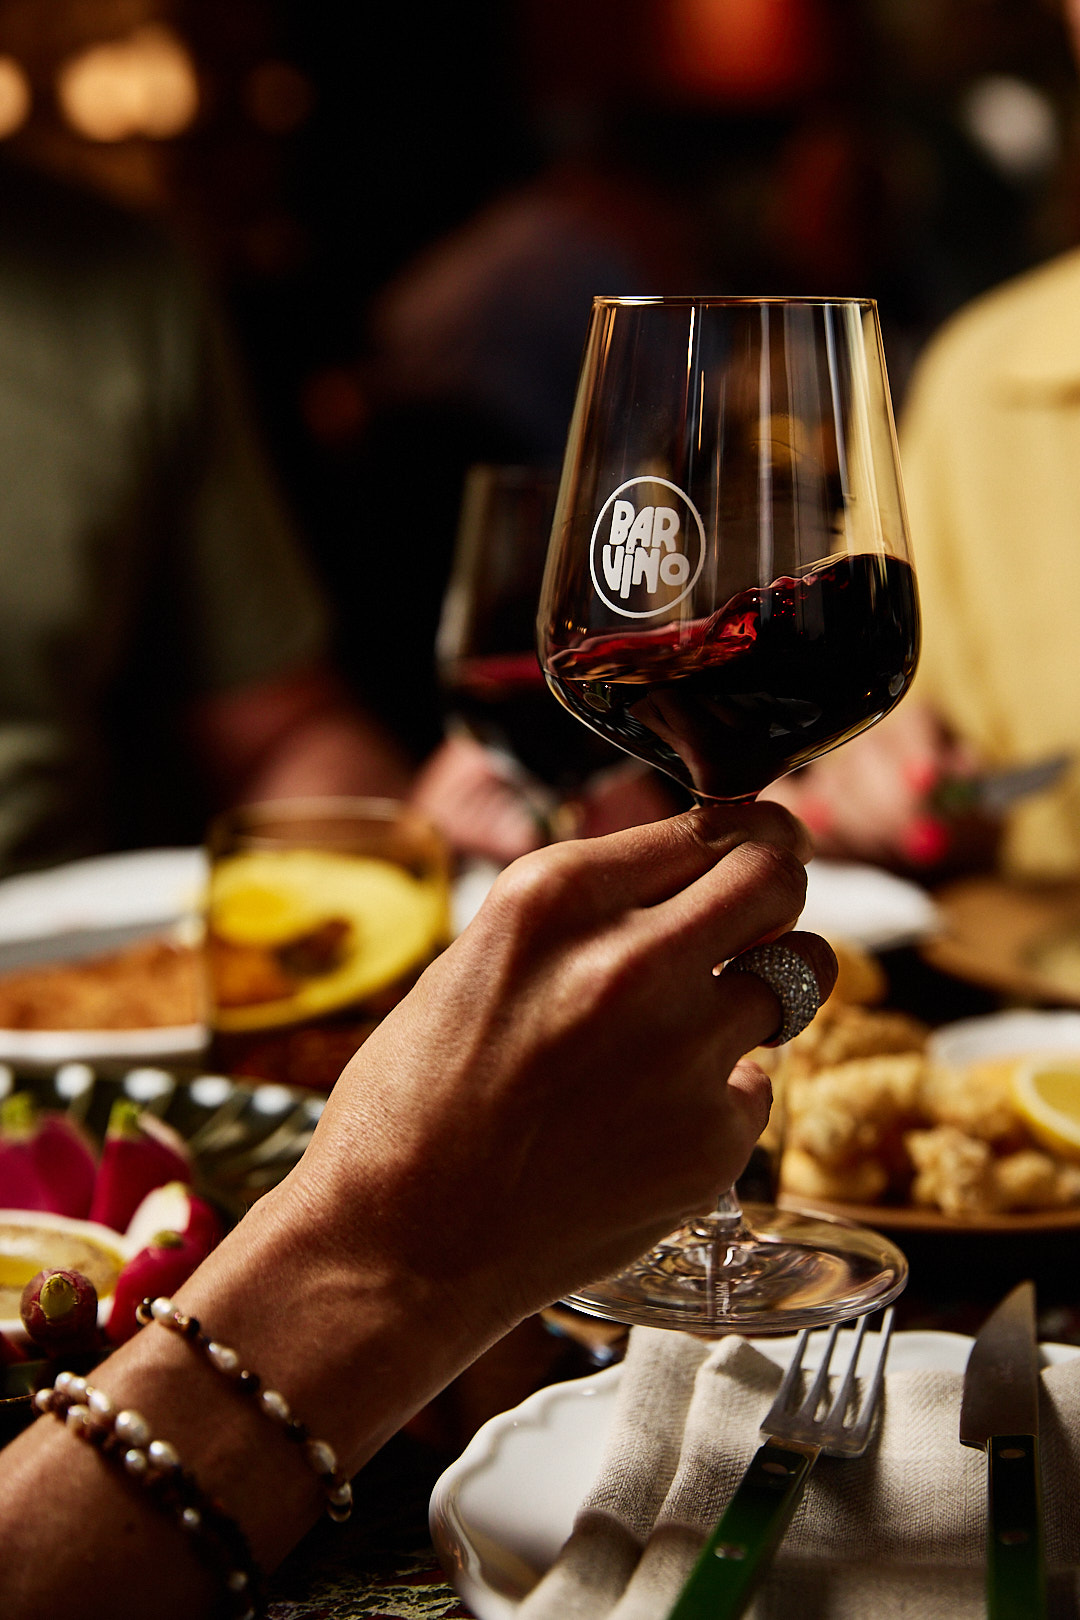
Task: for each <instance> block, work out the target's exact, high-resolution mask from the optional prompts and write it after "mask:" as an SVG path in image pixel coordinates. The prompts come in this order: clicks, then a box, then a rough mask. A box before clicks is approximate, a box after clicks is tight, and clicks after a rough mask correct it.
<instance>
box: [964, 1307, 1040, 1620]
mask: <svg viewBox="0 0 1080 1620" xmlns="http://www.w3.org/2000/svg"><path fill="white" fill-rule="evenodd" d="M960 1442H961V1444H962V1445H965V1446H975V1447H977V1448H978V1449H979V1450H982V1451H985V1452H986V1458H987V1515H986V1598H987V1615H988V1616H989V1620H1042V1617H1044V1616H1045V1615H1046V1567H1045V1554H1044V1548H1043V1529H1042V1492H1041V1486H1040V1481H1039V1350H1038V1344H1037V1342H1036V1337H1035V1285H1034V1284H1033V1283H1030V1282H1024V1283H1020V1284H1019V1285H1018V1287H1016V1288H1014V1289H1013V1290H1012V1292H1011V1293H1010V1294H1007V1295H1006V1296H1005V1298H1004V1299H1003V1300H1002V1302H1001V1304H1000V1305H999V1306H998V1307H997V1309H996V1310H994V1311H993V1312H992V1313H991V1315H990V1316H989V1317H988V1318H987V1320H986V1321H985V1322H984V1323H983V1326H982V1329H981V1331H980V1332H979V1334H978V1336H977V1338H976V1340H975V1343H974V1344H973V1345H972V1348H971V1354H970V1356H969V1357H968V1364H967V1370H966V1372H965V1373H964V1393H963V1399H962V1402H961V1406H960Z"/></svg>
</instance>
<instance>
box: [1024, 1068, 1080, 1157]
mask: <svg viewBox="0 0 1080 1620" xmlns="http://www.w3.org/2000/svg"><path fill="white" fill-rule="evenodd" d="M1013 1101H1014V1103H1015V1104H1016V1108H1017V1111H1018V1113H1019V1114H1020V1115H1021V1117H1022V1119H1023V1120H1024V1123H1025V1124H1026V1125H1027V1127H1028V1129H1029V1130H1030V1131H1031V1134H1032V1135H1033V1136H1035V1137H1037V1138H1038V1140H1039V1141H1040V1142H1042V1143H1043V1145H1044V1146H1046V1147H1048V1148H1051V1149H1052V1150H1053V1151H1054V1152H1055V1153H1060V1154H1061V1155H1062V1157H1063V1158H1067V1159H1080V1057H1049V1056H1047V1057H1041V1058H1035V1059H1032V1060H1030V1061H1029V1062H1027V1063H1019V1064H1017V1066H1016V1069H1015V1072H1014V1075H1013Z"/></svg>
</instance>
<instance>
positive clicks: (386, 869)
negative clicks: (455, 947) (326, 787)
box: [206, 799, 450, 1091]
mask: <svg viewBox="0 0 1080 1620" xmlns="http://www.w3.org/2000/svg"><path fill="white" fill-rule="evenodd" d="M208 843H209V854H210V877H209V887H208V895H207V906H206V962H207V977H208V990H209V1002H210V1010H209V1016H210V1024H211V1061H212V1062H213V1063H214V1064H215V1065H216V1066H217V1067H218V1068H220V1069H221V1070H222V1071H223V1072H225V1073H228V1074H234V1075H244V1076H254V1077H258V1078H260V1079H264V1080H273V1081H281V1082H284V1083H286V1084H289V1085H300V1086H311V1087H314V1088H316V1089H318V1090H322V1091H328V1090H329V1089H330V1087H331V1086H332V1085H333V1083H334V1081H335V1080H336V1079H337V1076H338V1075H339V1073H340V1072H341V1070H342V1068H343V1067H344V1065H345V1064H346V1062H347V1061H348V1059H349V1058H350V1057H351V1056H352V1054H353V1052H354V1051H355V1050H356V1048H357V1047H358V1046H359V1045H360V1044H361V1043H362V1042H363V1041H364V1040H365V1039H366V1037H367V1036H368V1035H369V1034H370V1033H371V1031H372V1030H373V1029H374V1028H375V1026H376V1024H377V1023H378V1022H379V1020H380V1019H381V1018H383V1017H384V1016H385V1015H386V1013H387V1012H389V1011H390V1009H391V1008H392V1007H394V1006H395V1005H396V1004H397V1002H398V1001H400V999H401V997H402V996H403V995H404V994H405V992H406V991H407V990H408V989H409V988H410V987H411V986H412V985H413V984H414V983H415V982H416V979H417V978H418V977H419V975H420V973H421V972H422V971H423V969H424V968H425V967H426V966H427V964H428V963H429V962H430V961H431V960H432V958H433V957H434V956H435V955H437V954H438V952H439V951H440V950H442V949H443V947H444V946H445V945H446V943H447V940H448V938H449V931H450V920H449V877H448V873H449V860H448V854H447V850H446V848H445V845H444V843H443V840H442V838H441V836H440V835H439V834H438V833H437V832H436V830H435V829H434V828H433V827H432V826H431V825H430V824H429V823H428V822H427V821H426V820H425V819H424V818H423V817H422V816H419V815H417V814H416V813H415V812H414V811H413V810H411V809H409V808H408V807H407V806H405V805H403V804H399V803H397V802H395V801H393V800H384V799H300V800H284V801H282V802H281V803H277V804H259V805H249V806H246V807H244V808H243V809H240V810H236V811H232V812H230V813H228V814H227V815H224V816H221V817H219V819H218V820H217V821H215V822H214V823H213V825H212V827H211V829H210V834H209V839H208Z"/></svg>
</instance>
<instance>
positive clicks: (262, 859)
mask: <svg viewBox="0 0 1080 1620" xmlns="http://www.w3.org/2000/svg"><path fill="white" fill-rule="evenodd" d="M333 918H345V919H347V921H348V922H349V923H350V924H351V925H352V935H351V945H350V949H349V952H348V954H347V956H346V958H345V960H344V961H343V962H341V963H340V964H338V965H337V966H335V967H334V968H333V970H332V971H330V972H328V973H324V974H318V975H317V976H314V977H311V978H309V979H306V980H305V981H304V982H303V983H301V984H299V985H298V986H297V988H296V990H295V991H294V992H293V993H292V994H290V995H288V996H282V997H280V998H278V999H277V1000H273V1001H261V1002H259V1003H258V1004H257V1005H254V1006H246V1007H235V1006H234V1007H220V1008H218V1010H217V1012H216V1014H215V1017H214V1022H215V1024H216V1026H217V1027H218V1028H219V1029H220V1030H222V1031H227V1032H232V1031H241V1030H253V1029H267V1028H271V1027H276V1026H279V1025H282V1024H291V1023H297V1022H300V1021H301V1020H304V1019H309V1018H316V1017H320V1016H322V1015H323V1014H324V1013H328V1012H331V1011H334V1010H336V1009H337V1008H340V1007H345V1006H348V1005H349V1004H350V1003H352V1002H358V1001H362V1000H363V999H364V998H365V997H366V996H369V995H371V994H372V993H373V992H375V991H377V990H380V989H382V988H383V987H384V986H386V985H390V984H393V983H394V981H395V980H396V979H399V978H400V977H401V976H402V975H403V974H404V973H406V972H407V971H408V970H409V969H410V968H413V967H416V968H419V967H422V966H423V965H424V963H425V962H426V961H427V960H428V958H429V957H431V956H432V955H434V953H435V952H436V951H437V950H438V949H439V948H440V947H441V946H442V945H443V944H444V943H445V941H446V939H447V936H448V895H447V888H446V884H445V882H444V881H443V880H442V879H441V878H440V877H438V876H432V875H425V876H416V875H414V874H413V873H412V872H409V871H407V870H405V868H404V867H401V866H397V865H395V864H394V862H392V861H383V860H378V859H376V858H374V857H371V856H360V855H341V854H336V853H334V852H332V851H324V850H302V849H298V850H266V851H257V852H252V853H249V854H243V855H234V856H231V857H230V858H229V859H227V860H224V861H222V862H220V863H219V864H218V865H217V866H216V867H215V868H214V871H213V873H212V875H211V880H210V905H209V923H210V928H211V931H212V932H213V933H214V934H216V935H217V936H218V937H219V938H221V939H222V940H225V941H226V942H227V943H229V944H232V945H241V946H249V947H250V946H253V947H257V948H261V949H264V950H273V949H274V948H277V947H281V946H283V945H287V944H288V943H289V942H290V941H291V940H294V939H296V938H298V937H299V936H301V935H303V934H305V933H308V932H309V931H310V930H312V929H315V928H318V927H319V926H320V924H322V923H325V922H327V921H328V920H330V919H333Z"/></svg>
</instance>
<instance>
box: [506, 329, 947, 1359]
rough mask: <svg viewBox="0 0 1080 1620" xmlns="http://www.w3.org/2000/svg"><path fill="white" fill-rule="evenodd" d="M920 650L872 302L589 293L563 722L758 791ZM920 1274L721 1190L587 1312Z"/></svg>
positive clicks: (837, 1291)
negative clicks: (568, 718) (705, 1211)
mask: <svg viewBox="0 0 1080 1620" xmlns="http://www.w3.org/2000/svg"><path fill="white" fill-rule="evenodd" d="M918 642H919V613H918V598H917V594H916V588H915V580H914V575H913V572H912V568H911V564H910V561H909V555H908V544H907V533H906V517H905V511H904V501H903V494H902V490H901V485H900V476H899V465H898V459H897V450H896V435H895V429H894V426H893V420H892V409H891V404H890V400H889V391H888V382H887V378H886V372H885V360H884V354H883V351H882V346H881V335H880V328H879V324H878V317H877V309H876V306H875V304H874V303H873V301H872V300H870V299H855V298H842V299H824V298H693V297H684V298H597V299H596V300H595V301H594V304H593V311H592V319H591V323H590V328H589V335H588V340H587V343H586V348H585V356H584V361H583V368H582V374H581V380H580V384H579V388H578V395H577V402H576V406H575V410H574V416H573V419H572V422H571V427H570V434H569V440H568V444H567V450H566V457H565V461H564V465H563V473H562V480H561V485H560V490H559V496H558V500H557V504H556V511H555V517H554V523H553V529H552V538H551V545H550V549H549V553H548V561H547V566H546V570H545V575H544V582H543V589H542V594H541V601H540V609H539V618H538V643H539V652H540V658H541V662H542V664H543V666H544V671H545V674H546V677H547V681H548V684H549V686H550V687H551V689H552V691H553V692H554V693H555V695H556V696H557V697H558V698H559V699H560V700H561V702H562V703H563V704H564V705H565V706H566V708H567V709H569V711H570V712H571V714H573V715H574V716H575V717H576V718H577V719H578V720H580V721H581V722H583V724H584V725H586V726H588V727H590V728H591V729H592V730H593V731H596V732H598V733H599V734H600V735H601V736H604V737H607V738H609V739H610V740H611V741H612V742H615V743H617V744H618V745H619V747H621V748H623V749H625V750H626V751H627V752H628V753H631V754H634V755H636V756H637V757H638V758H639V759H643V760H647V761H648V762H649V763H650V764H652V765H655V766H658V767H659V768H660V769H661V770H662V771H666V772H668V773H669V774H670V775H671V776H673V777H674V778H675V779H676V780H677V781H678V782H680V783H682V784H683V785H684V786H685V787H686V788H688V789H689V790H690V791H691V793H693V794H694V795H695V797H696V798H697V799H698V801H699V802H703V803H708V802H715V801H726V802H738V801H740V800H748V799H752V798H754V797H755V795H756V794H758V793H759V792H760V791H761V789H762V788H764V787H766V786H767V785H768V784H769V783H770V782H772V781H774V780H775V779H776V778H777V777H778V776H782V775H783V774H784V773H785V772H787V771H790V770H792V769H794V768H795V767H797V766H799V765H803V764H805V763H807V761H809V760H812V759H815V758H816V757H817V756H818V755H820V754H822V753H824V752H825V751H826V750H827V749H830V748H834V747H836V746H837V745H838V744H839V743H842V742H844V741H846V740H847V739H848V738H850V737H853V736H855V735H856V734H857V733H858V732H860V731H862V730H864V729H865V728H866V727H867V726H870V725H872V724H873V723H874V722H875V721H876V720H880V719H881V718H882V716H883V715H884V714H886V713H887V712H888V711H889V710H890V709H891V708H892V707H893V706H894V705H895V704H896V703H897V701H898V700H899V699H900V697H901V696H902V694H903V693H904V691H905V690H906V688H907V687H908V685H909V684H910V682H911V679H912V676H913V674H914V671H915V663H916V658H917V654H918ZM906 1275H907V1263H906V1261H905V1259H904V1256H903V1255H902V1253H901V1252H900V1250H899V1249H897V1248H896V1247H895V1245H893V1244H892V1243H890V1242H889V1241H888V1240H887V1239H886V1238H884V1237H882V1236H880V1235H879V1234H877V1233H875V1232H871V1231H868V1230H866V1229H865V1228H861V1227H857V1226H855V1225H853V1224H851V1223H848V1222H842V1221H838V1220H832V1219H826V1218H824V1217H810V1216H807V1215H802V1214H798V1213H796V1212H793V1211H788V1210H776V1209H772V1208H769V1207H766V1206H759V1205H748V1206H747V1208H746V1210H745V1211H740V1209H739V1207H738V1204H737V1201H736V1199H735V1197H734V1194H733V1193H728V1194H726V1195H724V1197H722V1198H721V1199H720V1201H719V1204H718V1207H717V1209H716V1210H715V1211H714V1212H713V1213H712V1214H711V1215H708V1216H700V1217H699V1216H695V1217H691V1218H690V1219H688V1220H687V1221H686V1223H685V1224H684V1225H683V1227H682V1228H681V1229H680V1230H679V1231H678V1232H676V1233H674V1234H673V1235H672V1236H671V1237H669V1238H667V1239H665V1240H664V1241H663V1242H661V1243H660V1244H658V1245H657V1246H656V1247H655V1248H654V1249H653V1250H652V1251H651V1252H650V1253H649V1254H647V1255H645V1256H643V1257H642V1258H641V1260H640V1261H638V1262H635V1264H634V1265H632V1266H630V1267H628V1268H627V1269H626V1270H625V1271H623V1272H621V1273H619V1274H618V1275H617V1276H614V1277H609V1278H605V1279H603V1280H602V1281H601V1282H599V1283H597V1284H595V1285H594V1286H591V1287H588V1288H585V1289H582V1290H581V1291H580V1292H579V1293H578V1294H576V1295H574V1296H573V1298H572V1300H571V1303H572V1304H574V1305H575V1306H577V1307H578V1308H580V1309H582V1310H584V1311H587V1312H590V1313H592V1314H594V1315H600V1316H610V1317H613V1318H615V1319H616V1320H620V1321H627V1322H641V1323H645V1324H650V1325H653V1326H661V1327H663V1326H668V1327H674V1328H685V1329H688V1330H691V1331H694V1332H697V1333H709V1332H723V1331H732V1330H735V1331H742V1332H751V1333H753V1332H757V1333H768V1332H774V1333H775V1332H791V1331H793V1330H794V1329H796V1328H802V1327H811V1326H817V1325H820V1324H823V1323H825V1322H830V1321H835V1320H840V1319H842V1318H844V1317H849V1316H853V1315H857V1314H859V1313H860V1312H864V1311H869V1310H874V1309H877V1308H878V1307H879V1306H881V1305H884V1304H885V1303H887V1301H888V1300H890V1299H892V1298H894V1297H895V1296H896V1295H897V1294H898V1293H899V1292H900V1290H901V1289H902V1288H903V1286H904V1283H905V1281H906Z"/></svg>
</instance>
